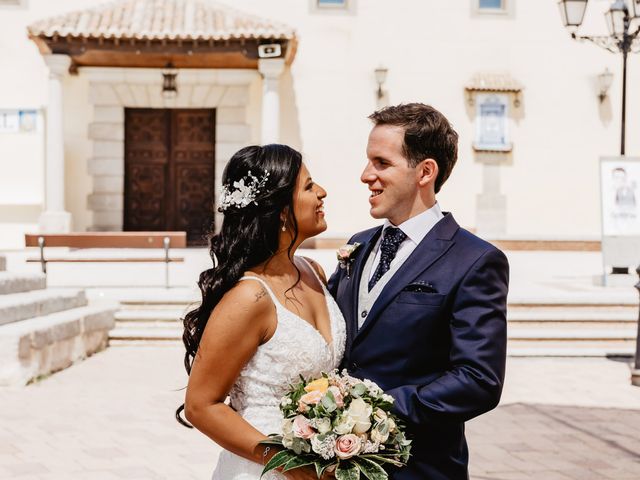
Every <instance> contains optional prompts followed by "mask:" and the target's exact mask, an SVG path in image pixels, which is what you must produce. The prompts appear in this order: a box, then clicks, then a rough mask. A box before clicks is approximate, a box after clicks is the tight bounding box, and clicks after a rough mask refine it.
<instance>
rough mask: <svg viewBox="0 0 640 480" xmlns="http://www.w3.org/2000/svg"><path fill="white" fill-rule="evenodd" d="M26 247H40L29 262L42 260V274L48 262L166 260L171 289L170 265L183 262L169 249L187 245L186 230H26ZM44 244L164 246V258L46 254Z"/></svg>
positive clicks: (80, 246) (53, 245)
mask: <svg viewBox="0 0 640 480" xmlns="http://www.w3.org/2000/svg"><path fill="white" fill-rule="evenodd" d="M24 242H25V245H26V246H27V247H38V248H39V249H40V258H29V259H27V262H40V264H41V265H42V273H44V274H45V276H46V274H47V263H51V262H55V263H61V262H64V263H76V262H80V263H84V262H127V263H128V262H164V264H165V287H167V288H169V264H170V263H172V262H184V258H182V257H170V256H169V248H170V247H173V248H185V247H186V246H187V234H186V232H87V233H27V234H25V236H24ZM45 247H69V248H78V249H81V248H162V249H163V250H164V255H163V256H162V257H118V258H105V257H47V256H45V251H44V249H45Z"/></svg>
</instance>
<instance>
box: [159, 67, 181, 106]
mask: <svg viewBox="0 0 640 480" xmlns="http://www.w3.org/2000/svg"><path fill="white" fill-rule="evenodd" d="M177 76H178V70H177V69H176V68H175V67H174V66H173V63H171V62H169V63H167V65H166V66H165V67H164V70H162V97H163V98H164V99H165V100H171V99H172V98H176V97H177V96H178V83H177V82H176V77H177Z"/></svg>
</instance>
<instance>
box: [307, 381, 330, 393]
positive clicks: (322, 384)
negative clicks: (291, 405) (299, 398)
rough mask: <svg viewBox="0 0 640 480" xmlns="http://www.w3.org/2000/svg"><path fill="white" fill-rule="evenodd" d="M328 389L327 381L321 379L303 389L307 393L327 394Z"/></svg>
mask: <svg viewBox="0 0 640 480" xmlns="http://www.w3.org/2000/svg"><path fill="white" fill-rule="evenodd" d="M328 388H329V379H328V378H325V377H322V378H319V379H317V380H314V381H313V382H311V383H309V384H308V385H307V386H306V387H304V391H305V392H309V393H310V392H315V391H319V392H322V393H327V389H328Z"/></svg>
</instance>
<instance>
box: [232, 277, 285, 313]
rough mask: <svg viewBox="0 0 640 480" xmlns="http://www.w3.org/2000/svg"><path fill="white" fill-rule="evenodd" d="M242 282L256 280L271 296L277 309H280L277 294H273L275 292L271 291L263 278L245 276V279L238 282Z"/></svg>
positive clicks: (242, 278)
mask: <svg viewBox="0 0 640 480" xmlns="http://www.w3.org/2000/svg"><path fill="white" fill-rule="evenodd" d="M242 280H255V281H256V282H258V283H260V284H261V285H262V286H263V287H264V289H265V290H266V291H267V293H268V294H269V296H270V297H271V300H273V303H274V304H275V305H276V308H277V307H278V298H277V297H276V296H275V294H274V293H273V290H271V288H270V287H269V285H268V284H267V282H265V281H264V280H263V279H262V278H260V277H256V276H255V275H245V276H243V277H240V279H239V280H238V281H242Z"/></svg>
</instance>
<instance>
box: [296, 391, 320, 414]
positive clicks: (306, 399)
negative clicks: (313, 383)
mask: <svg viewBox="0 0 640 480" xmlns="http://www.w3.org/2000/svg"><path fill="white" fill-rule="evenodd" d="M322 397H324V393H323V392H321V391H320V390H313V391H312V392H309V393H305V394H304V395H303V396H302V397H300V401H299V402H298V411H299V412H306V411H307V410H308V409H309V406H310V405H316V404H317V403H318V402H319V401H320V400H322Z"/></svg>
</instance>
